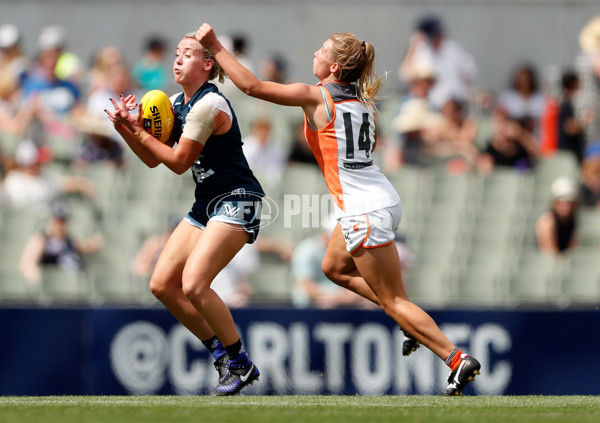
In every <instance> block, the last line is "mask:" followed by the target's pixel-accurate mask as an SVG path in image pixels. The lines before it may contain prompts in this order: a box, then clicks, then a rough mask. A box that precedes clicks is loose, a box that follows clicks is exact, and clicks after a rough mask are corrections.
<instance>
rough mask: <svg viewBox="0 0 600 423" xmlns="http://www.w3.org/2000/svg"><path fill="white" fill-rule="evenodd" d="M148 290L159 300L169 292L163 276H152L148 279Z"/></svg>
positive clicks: (164, 297)
mask: <svg viewBox="0 0 600 423" xmlns="http://www.w3.org/2000/svg"><path fill="white" fill-rule="evenodd" d="M150 292H152V295H154V296H155V297H156V298H158V299H159V300H163V299H166V298H167V297H168V296H169V292H170V289H169V285H168V284H167V282H166V280H164V279H163V278H160V277H158V276H152V278H151V279H150Z"/></svg>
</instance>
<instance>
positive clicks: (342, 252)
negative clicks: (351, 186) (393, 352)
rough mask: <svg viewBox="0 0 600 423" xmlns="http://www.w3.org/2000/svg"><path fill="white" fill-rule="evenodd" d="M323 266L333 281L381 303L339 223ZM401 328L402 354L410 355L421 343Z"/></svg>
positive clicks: (330, 241)
mask: <svg viewBox="0 0 600 423" xmlns="http://www.w3.org/2000/svg"><path fill="white" fill-rule="evenodd" d="M321 268H322V270H323V273H325V276H327V277H328V278H329V280H331V281H332V282H334V283H336V284H337V285H340V286H342V287H344V288H346V289H349V290H350V291H353V292H355V293H356V294H358V295H360V296H362V297H364V298H366V299H368V300H370V301H372V302H373V303H375V304H377V305H379V300H378V298H377V295H375V293H374V292H373V290H372V289H371V287H370V286H369V284H367V282H365V280H364V278H363V277H362V276H361V274H360V273H359V272H358V269H357V268H356V264H355V263H354V260H353V258H352V255H351V254H350V253H349V252H348V251H347V250H346V240H345V239H344V234H343V232H342V229H341V227H340V224H339V223H338V224H337V225H336V226H335V228H334V230H333V232H332V234H331V237H330V238H329V245H328V247H327V252H326V253H325V257H324V258H323V261H322V263H321ZM401 330H402V332H403V333H404V337H405V339H404V342H403V343H402V355H405V356H408V355H410V354H411V353H413V352H414V351H416V350H417V348H419V346H420V343H419V341H418V340H417V339H416V338H414V337H413V336H412V334H411V333H410V332H409V331H407V330H406V328H403V327H401Z"/></svg>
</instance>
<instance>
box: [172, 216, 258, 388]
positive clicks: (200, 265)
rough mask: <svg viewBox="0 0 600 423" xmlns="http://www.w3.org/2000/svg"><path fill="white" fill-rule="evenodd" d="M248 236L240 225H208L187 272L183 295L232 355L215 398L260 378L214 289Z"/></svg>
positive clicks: (188, 264)
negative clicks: (214, 285)
mask: <svg viewBox="0 0 600 423" xmlns="http://www.w3.org/2000/svg"><path fill="white" fill-rule="evenodd" d="M248 236H249V235H248V233H247V232H245V231H244V230H243V229H242V228H241V226H240V225H232V224H229V223H223V222H216V221H212V222H208V224H207V225H206V228H205V229H204V233H203V234H202V238H201V239H200V242H198V243H197V244H196V246H195V247H194V249H193V250H192V252H191V254H190V257H189V259H188V261H187V263H186V265H185V267H184V269H183V279H182V281H183V282H182V286H183V292H184V293H185V295H186V296H187V297H188V298H189V299H190V301H191V302H192V304H194V306H195V307H196V309H197V310H198V311H199V312H200V314H202V316H203V317H204V319H205V320H206V322H207V323H208V324H209V325H210V327H211V328H212V330H213V331H214V332H215V333H216V334H217V336H218V337H219V339H220V340H221V342H222V343H223V345H225V349H226V350H227V355H228V356H229V362H228V364H227V368H228V372H227V375H226V377H225V378H223V379H222V380H221V381H219V384H218V385H217V387H216V388H215V389H214V390H213V392H212V395H235V394H236V393H238V392H239V391H240V390H241V389H242V388H244V387H245V386H247V385H249V384H251V383H253V382H254V381H255V380H258V377H259V376H260V372H259V371H258V368H257V367H256V366H255V365H254V364H253V363H252V362H251V361H250V359H249V358H248V356H247V354H246V352H245V351H244V349H243V347H242V342H241V339H240V336H239V334H238V332H237V329H236V327H235V323H234V321H233V316H232V315H231V312H230V311H229V308H228V307H227V306H226V305H225V303H224V302H223V300H221V298H220V297H219V296H218V295H217V293H216V292H215V291H213V290H212V289H211V287H210V285H211V283H212V281H213V280H214V278H215V277H216V276H217V274H218V273H219V272H220V271H221V270H222V269H223V268H224V267H225V266H226V265H227V264H228V263H229V262H230V261H231V259H232V258H233V257H234V256H235V255H236V254H237V253H238V251H240V249H241V248H242V247H243V246H244V245H245V244H246V242H247V241H248Z"/></svg>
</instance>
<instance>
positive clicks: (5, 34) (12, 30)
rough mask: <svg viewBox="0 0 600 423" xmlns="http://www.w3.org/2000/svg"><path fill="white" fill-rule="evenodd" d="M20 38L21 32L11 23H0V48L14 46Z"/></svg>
mask: <svg viewBox="0 0 600 423" xmlns="http://www.w3.org/2000/svg"><path fill="white" fill-rule="evenodd" d="M20 39H21V32H20V31H19V28H17V27H16V26H15V25H13V24H3V25H0V48H9V47H13V46H15V45H16V44H17V43H18V42H19V40H20Z"/></svg>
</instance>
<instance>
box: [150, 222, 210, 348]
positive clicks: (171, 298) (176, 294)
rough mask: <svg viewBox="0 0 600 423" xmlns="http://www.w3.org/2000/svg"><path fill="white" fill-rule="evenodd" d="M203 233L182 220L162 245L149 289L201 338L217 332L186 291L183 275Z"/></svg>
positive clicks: (207, 337) (206, 337)
mask: <svg viewBox="0 0 600 423" xmlns="http://www.w3.org/2000/svg"><path fill="white" fill-rule="evenodd" d="M202 232H203V231H202V229H198V228H196V227H194V226H192V225H190V224H189V223H187V222H184V221H182V222H181V223H179V225H178V226H177V227H176V228H175V230H174V231H173V233H172V234H171V236H170V237H169V240H168V241H167V243H166V245H165V247H164V248H163V251H162V253H161V255H160V257H159V259H158V261H157V263H156V266H155V268H154V272H153V273H152V278H151V279H150V291H152V293H153V294H154V296H155V297H156V298H158V299H159V300H160V302H162V303H163V304H164V306H165V307H166V308H167V309H168V310H169V311H170V312H171V314H173V316H175V318H176V319H177V320H179V321H180V322H181V324H183V325H184V326H185V327H186V328H187V329H188V330H189V331H190V332H192V333H193V334H194V335H196V337H198V339H200V340H204V339H209V338H211V337H212V336H214V334H215V333H214V331H213V330H212V329H211V328H210V326H209V325H208V324H207V323H206V321H205V320H204V317H202V315H201V314H200V312H199V311H198V310H197V309H196V307H194V305H193V304H192V302H191V301H190V300H189V298H188V297H187V296H186V295H185V294H184V293H183V290H182V286H181V278H182V275H183V268H184V266H185V263H186V261H187V259H188V256H189V254H190V253H191V251H192V249H193V248H194V246H195V245H196V243H197V242H198V240H199V239H200V237H201V236H202Z"/></svg>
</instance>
